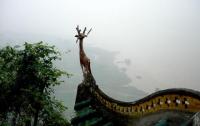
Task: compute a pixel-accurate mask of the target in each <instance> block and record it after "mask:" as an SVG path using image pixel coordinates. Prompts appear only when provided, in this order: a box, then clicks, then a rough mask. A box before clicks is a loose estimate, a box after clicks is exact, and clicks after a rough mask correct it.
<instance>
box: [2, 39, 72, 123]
mask: <svg viewBox="0 0 200 126" xmlns="http://www.w3.org/2000/svg"><path fill="white" fill-rule="evenodd" d="M22 48H23V49H22ZM59 56H60V53H59V52H58V51H56V50H55V47H54V46H49V45H47V44H44V43H43V42H39V43H36V44H28V43H25V44H24V46H23V47H21V50H20V49H18V48H13V47H10V46H7V47H5V48H3V49H1V50H0V100H1V101H3V102H1V103H0V113H1V114H0V116H1V117H0V118H1V120H0V123H2V124H5V123H10V124H11V125H13V126H15V125H19V126H24V125H25V126H29V125H33V126H37V125H44V126H49V125H50V124H51V125H56V126H66V125H69V123H68V122H67V120H66V119H65V118H64V116H63V112H64V111H65V109H66V107H65V106H63V105H62V103H61V102H60V101H58V100H56V99H55V97H54V88H53V87H54V86H56V85H60V83H61V81H60V79H59V77H60V76H62V75H66V76H67V77H69V76H70V74H68V73H66V72H64V71H61V70H59V69H57V68H56V67H54V61H55V60H60V57H59Z"/></svg>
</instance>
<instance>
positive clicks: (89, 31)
mask: <svg viewBox="0 0 200 126" xmlns="http://www.w3.org/2000/svg"><path fill="white" fill-rule="evenodd" d="M91 31H92V28H90V30H89V31H88V33H87V36H88V34H89V33H90V32H91Z"/></svg>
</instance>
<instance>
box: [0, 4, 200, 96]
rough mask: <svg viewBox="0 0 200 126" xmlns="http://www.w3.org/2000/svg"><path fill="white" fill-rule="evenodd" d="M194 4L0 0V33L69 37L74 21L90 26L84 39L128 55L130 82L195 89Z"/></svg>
mask: <svg viewBox="0 0 200 126" xmlns="http://www.w3.org/2000/svg"><path fill="white" fill-rule="evenodd" d="M199 6H200V1H199V0H0V35H1V34H4V33H9V32H14V33H25V32H26V33H30V34H49V35H53V36H57V37H61V38H64V39H68V40H74V34H75V32H76V31H75V27H76V25H77V24H79V25H80V26H87V27H88V28H90V27H92V28H93V31H92V32H91V34H90V36H89V38H87V40H86V41H87V43H88V44H91V45H95V46H98V47H101V48H105V49H107V50H112V51H120V53H121V54H120V56H119V57H120V60H121V59H123V58H129V59H131V63H132V65H131V66H130V68H129V70H128V71H127V73H128V75H129V76H130V77H131V79H132V80H133V83H131V84H130V85H134V86H136V87H138V88H139V89H142V90H144V91H147V92H152V91H154V89H155V88H156V87H158V88H161V89H165V88H171V87H186V88H192V89H197V90H200V84H199V83H200V59H199V57H200V7H199ZM58 44H59V43H58Z"/></svg>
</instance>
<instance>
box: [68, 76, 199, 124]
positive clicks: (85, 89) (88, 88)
mask: <svg viewBox="0 0 200 126" xmlns="http://www.w3.org/2000/svg"><path fill="white" fill-rule="evenodd" d="M74 109H75V110H76V112H77V116H76V117H75V118H73V119H72V120H71V122H72V125H74V126H76V125H81V126H86V125H87V126H90V125H94V126H104V125H105V126H110V125H115V126H165V125H166V126H177V125H185V126H187V125H192V124H195V123H196V122H194V120H195V119H196V120H198V119H199V118H197V117H196V118H194V117H193V115H194V114H195V113H196V112H198V111H200V92H197V91H193V90H189V89H167V90H163V91H158V92H156V93H153V94H151V95H149V96H147V97H144V98H142V99H140V100H137V101H134V102H122V101H118V100H115V99H113V98H111V97H109V96H107V95H106V94H105V93H104V92H103V91H101V90H100V89H99V88H98V85H96V81H95V79H94V77H93V76H92V75H87V76H85V79H84V81H83V82H82V83H81V84H79V86H78V90H77V97H76V102H75V106H74Z"/></svg>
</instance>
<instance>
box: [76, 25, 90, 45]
mask: <svg viewBox="0 0 200 126" xmlns="http://www.w3.org/2000/svg"><path fill="white" fill-rule="evenodd" d="M76 31H77V33H78V34H77V35H75V37H77V40H76V43H77V42H78V40H79V39H83V38H85V37H87V36H88V35H89V33H90V32H91V31H92V28H91V29H90V30H89V31H88V33H87V34H85V32H86V31H87V28H86V27H85V28H84V30H83V32H82V33H81V29H79V25H77V27H76Z"/></svg>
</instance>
